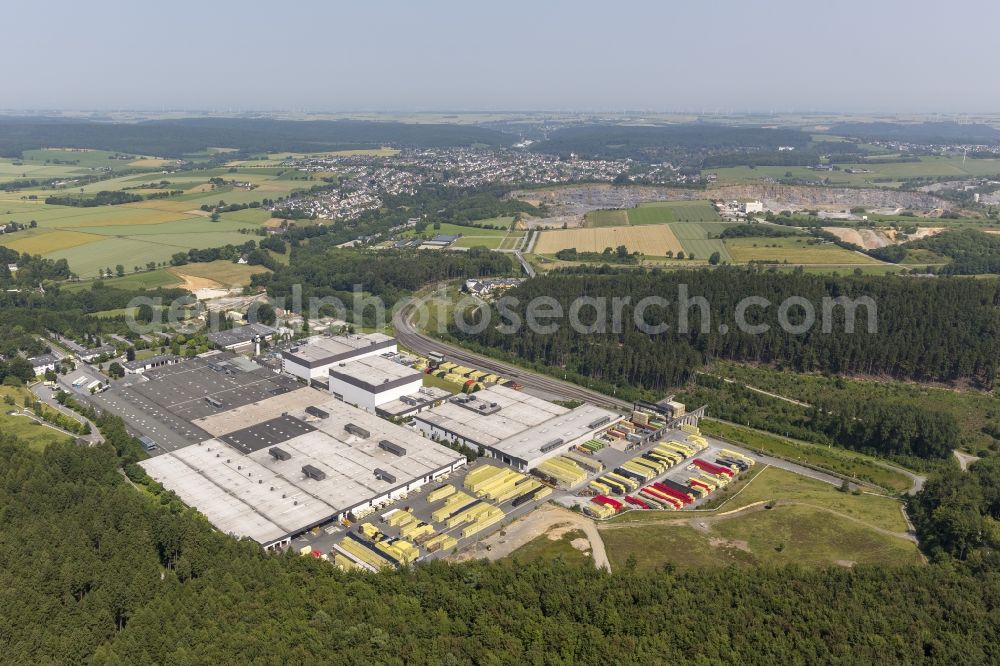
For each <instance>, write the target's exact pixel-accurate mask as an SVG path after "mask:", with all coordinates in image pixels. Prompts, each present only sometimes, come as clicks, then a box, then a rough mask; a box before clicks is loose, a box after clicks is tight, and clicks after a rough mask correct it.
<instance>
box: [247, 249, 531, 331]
mask: <svg viewBox="0 0 1000 666" xmlns="http://www.w3.org/2000/svg"><path fill="white" fill-rule="evenodd" d="M513 270H514V264H513V262H512V260H511V259H510V257H509V256H508V255H506V254H501V253H499V252H492V251H490V250H487V249H485V248H475V247H474V248H471V249H469V250H467V251H463V252H456V251H447V250H443V251H437V252H427V251H420V250H355V249H350V250H348V249H344V250H338V249H327V248H326V247H324V245H323V244H321V243H316V244H313V243H310V244H309V245H304V246H301V247H299V248H297V249H296V250H295V251H294V252H293V254H292V258H291V262H290V263H289V264H288V265H287V266H282V265H278V266H276V267H275V271H274V272H272V273H263V274H257V275H254V276H253V277H252V286H254V287H266V288H267V293H268V295H269V296H271V297H272V298H281V297H290V296H291V295H292V294H293V293H294V292H293V288H294V287H295V286H301V289H302V291H301V294H302V297H303V299H309V298H314V297H315V298H325V297H333V298H337V299H339V300H340V301H341V302H342V303H343V304H344V305H345V306H346V307H347V308H350V307H351V303H352V302H353V300H354V293H353V290H354V288H355V286H356V285H357V286H359V287H360V289H361V290H363V292H364V294H366V295H368V294H371V295H374V296H378V297H380V298H381V299H382V302H383V303H384V304H385V306H386V308H390V307H392V306H393V305H394V304H395V303H396V302H397V301H398V300H399V299H400V298H402V297H404V296H407V295H409V294H411V293H412V292H414V291H416V290H417V289H419V288H420V287H422V286H424V285H427V284H430V283H433V282H436V281H440V280H450V279H454V278H469V277H480V276H484V277H485V276H498V275H507V274H509V273H511V271H513ZM330 314H331V315H332V314H334V313H332V312H331V313H330ZM340 314H341V315H343V314H345V313H340ZM364 316H365V317H366V318H367V317H372V316H374V310H372V309H366V311H365V313H364ZM366 321H367V319H366Z"/></svg>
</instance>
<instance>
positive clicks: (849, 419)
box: [677, 374, 959, 466]
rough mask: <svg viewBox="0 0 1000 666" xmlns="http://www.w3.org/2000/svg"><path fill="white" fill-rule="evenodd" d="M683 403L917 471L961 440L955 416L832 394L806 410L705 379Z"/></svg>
mask: <svg viewBox="0 0 1000 666" xmlns="http://www.w3.org/2000/svg"><path fill="white" fill-rule="evenodd" d="M677 399H678V400H680V401H681V402H684V403H687V404H691V405H707V407H708V413H709V414H711V415H712V416H713V417H716V418H720V419H723V420H726V421H731V422H733V423H739V424H741V425H748V426H751V427H754V428H758V429H760V430H767V431H770V432H773V433H777V434H779V435H785V436H790V437H795V438H797V439H802V440H806V441H813V442H819V443H823V444H831V443H832V444H837V445H838V446H843V447H845V448H849V449H855V450H858V451H862V452H864V453H870V454H872V455H877V456H883V457H890V458H894V459H896V460H899V461H901V462H904V463H906V464H910V465H916V466H920V464H919V461H913V460H912V459H913V458H921V459H937V460H944V459H948V458H950V457H951V455H952V453H951V451H952V449H953V448H955V445H956V443H957V442H958V439H959V427H958V422H957V420H956V419H955V417H954V416H953V415H951V414H948V413H945V412H942V411H937V410H933V409H926V408H925V407H923V406H918V405H914V404H907V403H902V402H899V401H895V400H873V399H871V398H870V397H864V398H855V397H854V396H851V395H836V396H833V395H831V396H828V397H826V399H824V400H822V401H817V402H816V403H815V404H813V405H810V406H808V407H804V406H802V405H800V404H796V403H793V402H790V401H787V400H780V399H777V398H774V397H771V396H768V395H764V394H762V393H760V392H758V391H752V390H750V389H748V388H744V387H743V386H741V385H739V384H736V383H732V382H726V381H724V380H723V379H721V378H718V377H715V376H712V375H703V374H699V375H697V376H696V378H695V382H694V385H693V386H690V387H688V388H686V389H685V390H684V391H682V392H681V393H678V394H677Z"/></svg>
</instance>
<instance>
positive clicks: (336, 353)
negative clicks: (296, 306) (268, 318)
mask: <svg viewBox="0 0 1000 666" xmlns="http://www.w3.org/2000/svg"><path fill="white" fill-rule="evenodd" d="M396 351H397V348H396V339H395V338H392V337H389V336H388V335H384V334H382V333H369V334H368V335H338V336H314V337H311V338H308V339H306V340H303V341H302V344H300V345H298V346H295V347H292V348H291V349H288V350H286V351H283V352H282V353H281V357H282V369H283V370H284V371H285V372H287V373H288V374H291V375H295V376H296V377H298V378H300V379H304V380H305V381H306V382H312V381H313V380H317V381H320V382H322V383H323V384H324V385H325V384H326V382H327V377H328V376H329V372H330V368H332V367H333V366H335V365H337V364H339V363H343V362H346V361H351V360H357V359H361V358H367V357H369V356H377V355H379V354H385V353H388V352H396Z"/></svg>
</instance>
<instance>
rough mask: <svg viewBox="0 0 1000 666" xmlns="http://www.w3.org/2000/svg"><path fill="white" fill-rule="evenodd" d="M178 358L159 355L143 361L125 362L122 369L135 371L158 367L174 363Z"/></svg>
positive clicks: (171, 355) (172, 355) (170, 355)
mask: <svg viewBox="0 0 1000 666" xmlns="http://www.w3.org/2000/svg"><path fill="white" fill-rule="evenodd" d="M180 358H181V357H180V356H176V355H174V354H160V355H158V356H150V357H149V358H144V359H135V360H134V361H125V362H124V363H122V367H124V368H126V369H128V370H137V369H139V368H151V367H153V366H154V365H159V364H162V363H175V362H177V361H179V360H180Z"/></svg>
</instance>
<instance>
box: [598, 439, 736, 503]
mask: <svg viewBox="0 0 1000 666" xmlns="http://www.w3.org/2000/svg"><path fill="white" fill-rule="evenodd" d="M698 437H700V435H698ZM689 440H690V436H689ZM671 444H674V445H680V446H682V447H683V444H680V443H678V442H671ZM657 448H659V447H657ZM654 450H655V449H654ZM702 450H704V449H699V452H700V451H702ZM643 464H644V465H645V463H643ZM754 464H755V461H754V460H753V458H750V457H749V456H746V455H743V454H742V453H738V452H736V451H731V450H728V449H722V450H720V451H719V452H718V455H717V456H715V457H714V462H709V461H708V460H705V459H703V458H694V459H693V460H692V461H691V464H690V465H688V467H687V469H688V471H690V472H692V474H691V476H689V477H688V480H687V485H685V484H682V483H678V482H676V481H672V480H670V479H667V478H664V479H661V480H659V481H650V479H652V478H655V477H649V478H648V479H646V481H650V482H649V483H646V484H645V485H643V484H639V483H636V481H637V479H636V478H635V477H632V478H628V477H624V475H618V474H608V475H605V476H604V477H601V478H600V479H597V480H595V481H594V482H591V487H592V488H593V489H594V490H597V491H598V492H599V494H598V495H596V496H595V497H593V498H592V499H591V502H590V503H589V504H588V505H587V506H586V507H585V509H586V511H587V512H588V513H590V514H591V515H592V516H595V517H597V518H610V517H611V516H613V515H615V514H616V513H620V512H621V511H623V510H626V509H645V510H650V509H657V510H668V511H673V510H677V509H682V508H684V507H685V506H689V505H691V504H694V502H696V501H697V500H698V499H700V498H703V497H707V496H708V495H710V494H711V493H713V492H714V491H715V490H717V489H718V488H722V487H724V486H726V485H728V484H729V483H730V482H731V481H732V480H733V479H734V478H735V477H736V476H737V475H738V474H739V473H741V472H743V471H746V470H748V469H750V467H752V466H753V465H754ZM647 474H648V473H647ZM611 485H615V486H617V490H623V491H624V492H620V493H618V494H621V495H623V497H622V498H621V499H617V498H614V497H611V496H610V495H611V493H607V492H603V491H602V488H607V487H609V486H611Z"/></svg>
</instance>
